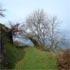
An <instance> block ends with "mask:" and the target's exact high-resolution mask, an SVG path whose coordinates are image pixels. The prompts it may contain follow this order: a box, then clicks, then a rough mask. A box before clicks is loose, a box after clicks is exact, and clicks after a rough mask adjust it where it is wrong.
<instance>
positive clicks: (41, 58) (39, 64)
mask: <svg viewBox="0 0 70 70" xmlns="http://www.w3.org/2000/svg"><path fill="white" fill-rule="evenodd" d="M24 51H25V55H24V58H23V59H21V60H20V61H19V62H17V64H16V66H15V69H20V70H29V69H30V70H35V69H36V70H39V69H40V70H44V69H45V70H46V69H47V70H49V69H52V70H54V69H57V63H56V57H55V54H54V53H52V52H45V51H41V50H39V49H36V48H33V47H28V48H25V49H24Z"/></svg>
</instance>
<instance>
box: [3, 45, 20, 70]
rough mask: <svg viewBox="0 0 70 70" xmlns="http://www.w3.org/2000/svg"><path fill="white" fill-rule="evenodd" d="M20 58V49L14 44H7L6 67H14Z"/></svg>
mask: <svg viewBox="0 0 70 70" xmlns="http://www.w3.org/2000/svg"><path fill="white" fill-rule="evenodd" d="M19 58H20V52H19V50H18V49H17V48H16V47H15V46H14V45H12V44H6V46H5V55H4V59H5V61H4V67H6V68H9V69H11V68H14V66H15V64H16V62H17V61H18V60H19Z"/></svg>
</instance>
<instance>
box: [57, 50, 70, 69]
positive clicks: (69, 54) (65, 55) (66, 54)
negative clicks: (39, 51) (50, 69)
mask: <svg viewBox="0 0 70 70" xmlns="http://www.w3.org/2000/svg"><path fill="white" fill-rule="evenodd" d="M57 62H58V67H59V70H62V69H66V70H68V69H70V50H66V51H63V52H59V53H58V55H57Z"/></svg>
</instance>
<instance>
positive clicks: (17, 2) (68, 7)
mask: <svg viewBox="0 0 70 70" xmlns="http://www.w3.org/2000/svg"><path fill="white" fill-rule="evenodd" d="M0 4H2V7H3V8H5V9H6V11H5V12H4V13H5V17H4V18H0V22H2V23H4V24H6V25H7V22H8V21H13V22H15V21H17V22H19V21H22V22H24V20H25V19H26V18H27V17H28V15H29V14H31V13H32V12H33V11H35V10H38V9H43V10H44V11H45V12H46V14H49V15H51V16H57V18H58V19H59V21H60V23H61V29H62V30H67V31H68V32H69V31H70V0H0Z"/></svg>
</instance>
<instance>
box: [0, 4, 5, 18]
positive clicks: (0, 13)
mask: <svg viewBox="0 0 70 70" xmlns="http://www.w3.org/2000/svg"><path fill="white" fill-rule="evenodd" d="M4 11H5V9H3V8H2V6H1V4H0V17H4V16H5V15H4V14H3V12H4Z"/></svg>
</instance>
